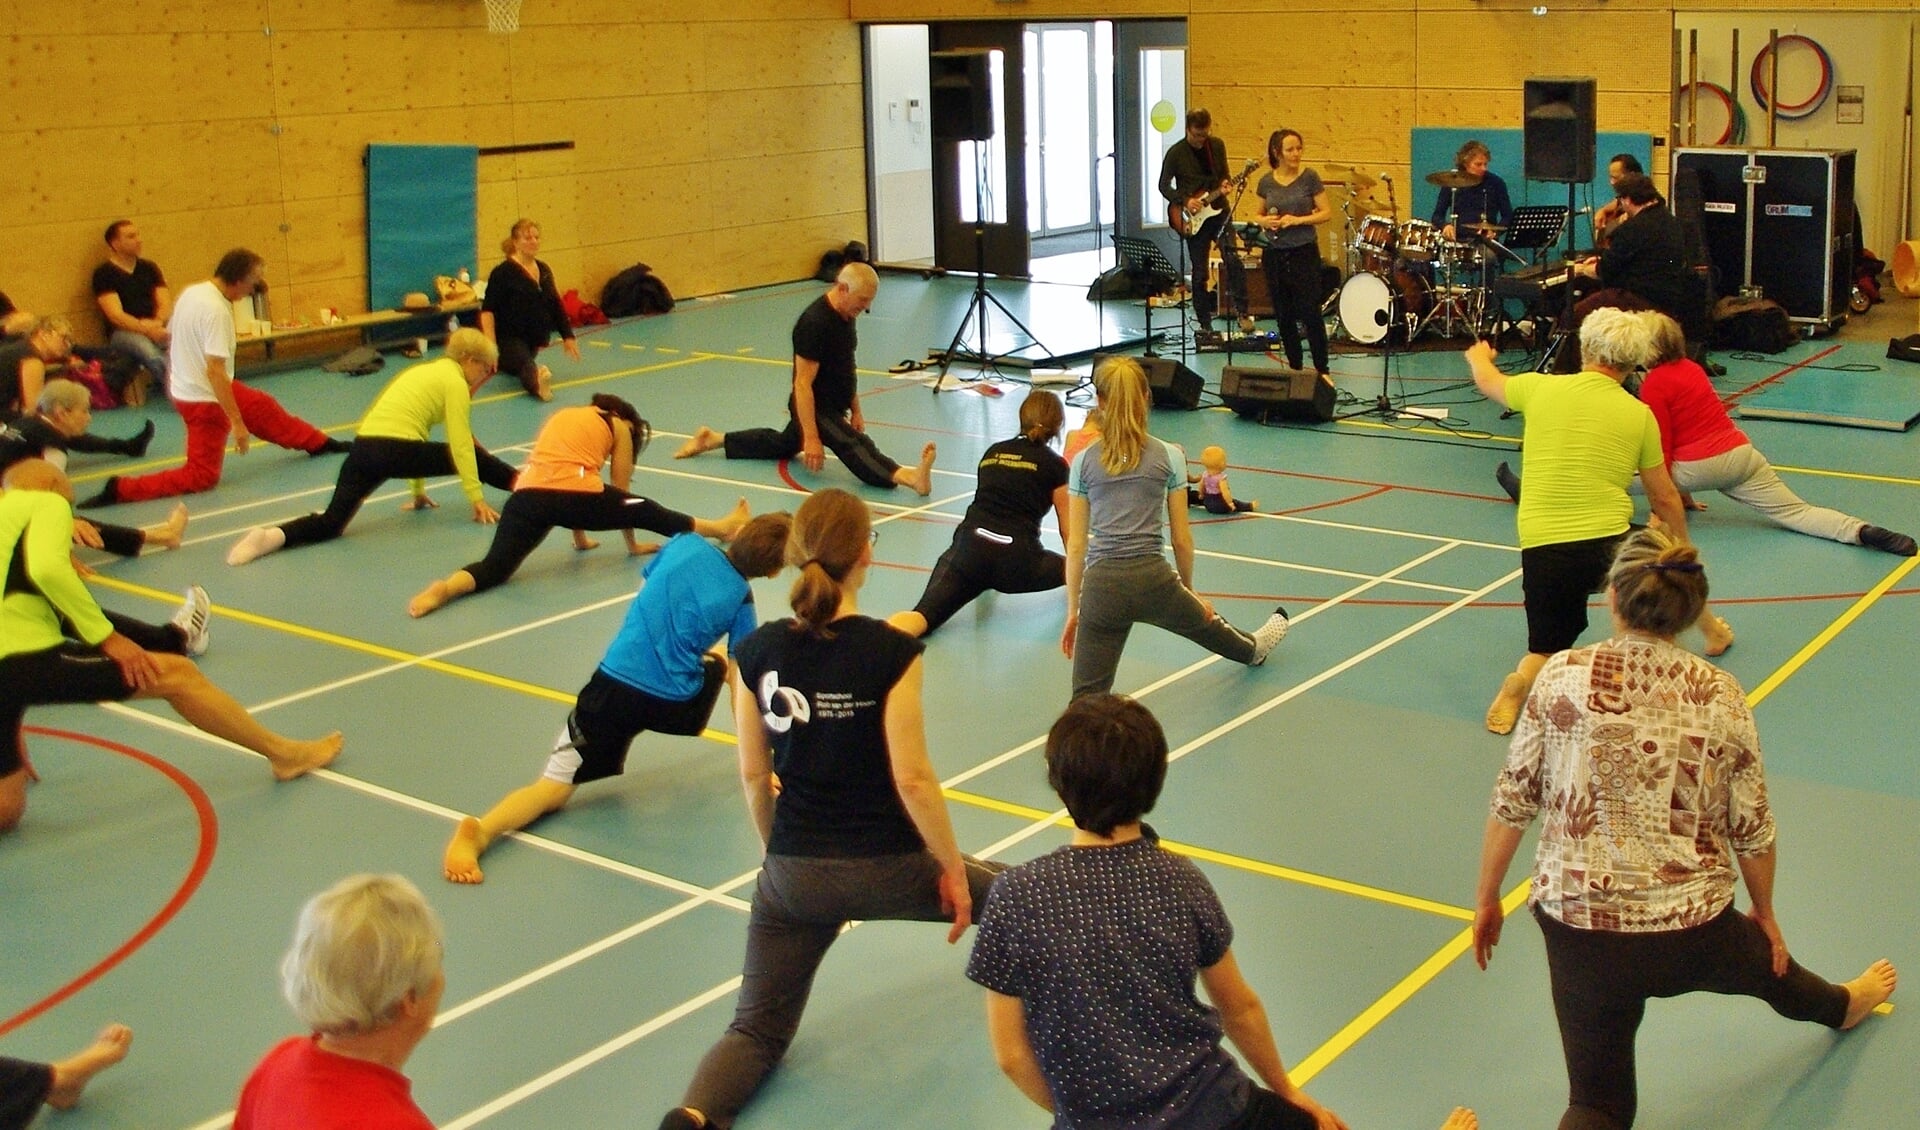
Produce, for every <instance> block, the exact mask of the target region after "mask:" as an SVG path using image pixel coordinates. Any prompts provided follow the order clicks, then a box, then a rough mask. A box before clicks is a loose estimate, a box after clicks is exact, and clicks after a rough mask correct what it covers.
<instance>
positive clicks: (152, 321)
mask: <svg viewBox="0 0 1920 1130" xmlns="http://www.w3.org/2000/svg"><path fill="white" fill-rule="evenodd" d="M105 238H106V241H107V261H106V262H104V263H102V264H100V265H99V266H98V267H96V268H94V272H93V300H94V301H95V302H97V303H99V304H100V313H101V314H102V315H103V316H104V317H105V318H106V323H107V344H108V345H111V346H112V347H113V348H115V349H117V350H119V351H120V352H122V353H125V354H126V355H127V356H129V357H131V358H133V359H134V361H135V362H137V363H138V364H139V366H140V367H141V368H142V369H145V370H146V371H147V372H148V373H149V374H151V375H152V376H153V379H154V381H155V383H157V384H159V385H160V386H161V387H165V386H166V381H167V345H168V343H169V342H170V341H171V340H172V337H171V335H169V334H168V333H167V319H168V318H169V317H170V316H172V314H173V295H172V293H171V292H170V291H168V290H167V280H166V276H164V275H162V274H161V273H160V268H159V267H158V266H156V265H155V264H154V263H153V261H152V260H150V259H142V258H140V252H141V250H142V248H143V245H142V243H141V240H140V229H139V228H137V227H135V226H134V224H133V221H132V220H115V221H114V222H113V223H111V224H108V225H107V233H106V237H105Z"/></svg>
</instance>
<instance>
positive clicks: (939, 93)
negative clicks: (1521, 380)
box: [928, 51, 993, 141]
mask: <svg viewBox="0 0 1920 1130" xmlns="http://www.w3.org/2000/svg"><path fill="white" fill-rule="evenodd" d="M928 62H929V63H930V64H931V69H930V72H929V78H930V79H931V81H930V83H929V87H930V89H929V96H930V98H931V99H932V102H933V139H934V140H935V141H989V140H992V138H993V96H992V92H991V90H990V89H989V88H988V85H987V53H986V52H985V51H935V52H933V53H932V55H931V56H930V57H929V59H928Z"/></svg>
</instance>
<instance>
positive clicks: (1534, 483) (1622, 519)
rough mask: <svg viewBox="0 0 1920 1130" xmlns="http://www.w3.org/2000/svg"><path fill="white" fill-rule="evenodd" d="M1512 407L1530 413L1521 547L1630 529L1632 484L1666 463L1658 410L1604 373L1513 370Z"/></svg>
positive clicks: (1509, 385)
mask: <svg viewBox="0 0 1920 1130" xmlns="http://www.w3.org/2000/svg"><path fill="white" fill-rule="evenodd" d="M1506 391H1507V407H1509V408H1511V409H1513V410H1514V411H1516V412H1519V413H1521V414H1522V415H1524V416H1525V417H1526V433H1525V436H1526V480H1527V488H1526V490H1524V491H1522V492H1521V493H1520V517H1519V525H1520V548H1522V549H1531V548H1533V547H1534V546H1536V545H1560V544H1562V543H1565V542H1571V541H1586V540H1588V539H1590V538H1604V537H1612V536H1614V535H1615V534H1620V533H1624V532H1626V529H1627V523H1628V522H1629V521H1631V520H1632V518H1633V499H1631V498H1630V497H1628V495H1627V484H1629V483H1631V482H1632V481H1633V476H1634V475H1635V474H1637V473H1638V472H1639V471H1640V469H1641V468H1643V467H1655V466H1658V465H1660V463H1661V461H1662V455H1661V452H1660V426H1659V424H1657V423H1655V422H1654V418H1653V412H1652V410H1651V409H1649V408H1648V407H1647V406H1646V405H1644V404H1642V403H1640V402H1639V401H1638V400H1635V399H1634V398H1633V394H1632V393H1629V392H1628V391H1627V390H1626V389H1624V388H1621V387H1620V382H1618V381H1616V380H1613V379H1612V378H1610V377H1608V376H1606V375H1605V374H1602V373H1594V372H1584V373H1574V374H1571V375H1567V376H1555V375H1551V374H1546V373H1521V374H1519V375H1517V376H1513V377H1509V378H1507V390H1506Z"/></svg>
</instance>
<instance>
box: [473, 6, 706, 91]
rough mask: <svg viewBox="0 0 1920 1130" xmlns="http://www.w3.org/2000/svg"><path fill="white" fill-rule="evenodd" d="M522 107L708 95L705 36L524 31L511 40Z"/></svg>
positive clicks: (637, 27)
mask: <svg viewBox="0 0 1920 1130" xmlns="http://www.w3.org/2000/svg"><path fill="white" fill-rule="evenodd" d="M508 38H509V39H510V40H511V44H510V45H511V48H512V52H513V62H512V67H511V70H510V72H509V75H508V81H509V82H510V83H511V86H512V90H513V97H514V100H515V101H518V102H540V101H546V100H551V99H583V98H606V97H619V96H623V95H636V94H677V93H685V92H688V91H696V90H700V89H702V82H703V76H704V74H705V71H706V58H705V51H704V47H705V33H704V31H703V30H702V29H701V28H699V27H698V26H697V25H694V24H689V23H665V22H661V23H644V24H639V23H636V24H611V25H607V26H604V27H598V28H595V29H594V30H593V32H592V33H591V34H587V35H582V34H581V33H580V30H579V29H578V28H574V27H523V28H522V29H521V30H520V31H519V32H518V33H517V34H515V35H513V36H510V37H508Z"/></svg>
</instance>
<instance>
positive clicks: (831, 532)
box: [787, 489, 873, 639]
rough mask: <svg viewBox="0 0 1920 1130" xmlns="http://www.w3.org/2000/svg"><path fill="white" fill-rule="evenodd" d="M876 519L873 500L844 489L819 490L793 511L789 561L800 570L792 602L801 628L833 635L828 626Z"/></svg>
mask: <svg viewBox="0 0 1920 1130" xmlns="http://www.w3.org/2000/svg"><path fill="white" fill-rule="evenodd" d="M872 530H873V520H872V518H871V517H869V515H868V514H867V504H866V503H864V502H862V501H860V500H859V499H858V498H856V497H854V496H853V495H851V494H849V493H847V492H846V491H844V490H838V489H829V490H822V491H815V492H814V493H812V494H810V495H808V496H807V500H806V501H805V502H802V503H801V504H800V509H799V510H798V511H797V512H795V514H794V516H793V532H792V533H791V534H789V535H788V537H787V564H789V565H792V566H793V567H795V568H796V569H798V570H799V571H800V575H799V576H798V577H797V578H795V579H794V582H793V590H792V592H791V593H790V594H789V595H788V597H787V601H788V603H789V604H791V605H792V606H793V615H794V619H795V620H797V621H799V623H798V625H797V627H798V629H799V630H800V631H803V632H806V633H807V634H808V635H811V636H814V637H816V638H820V639H830V638H832V633H831V632H829V631H828V630H827V625H828V624H830V623H832V622H833V618H834V617H835V616H837V615H838V614H839V612H840V601H841V599H842V597H843V596H844V595H845V592H846V584H847V578H848V576H849V575H851V574H852V572H853V570H854V569H855V568H856V567H857V566H859V565H860V562H861V557H862V555H863V554H865V553H866V549H867V545H868V538H869V535H870V534H871V532H872Z"/></svg>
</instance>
